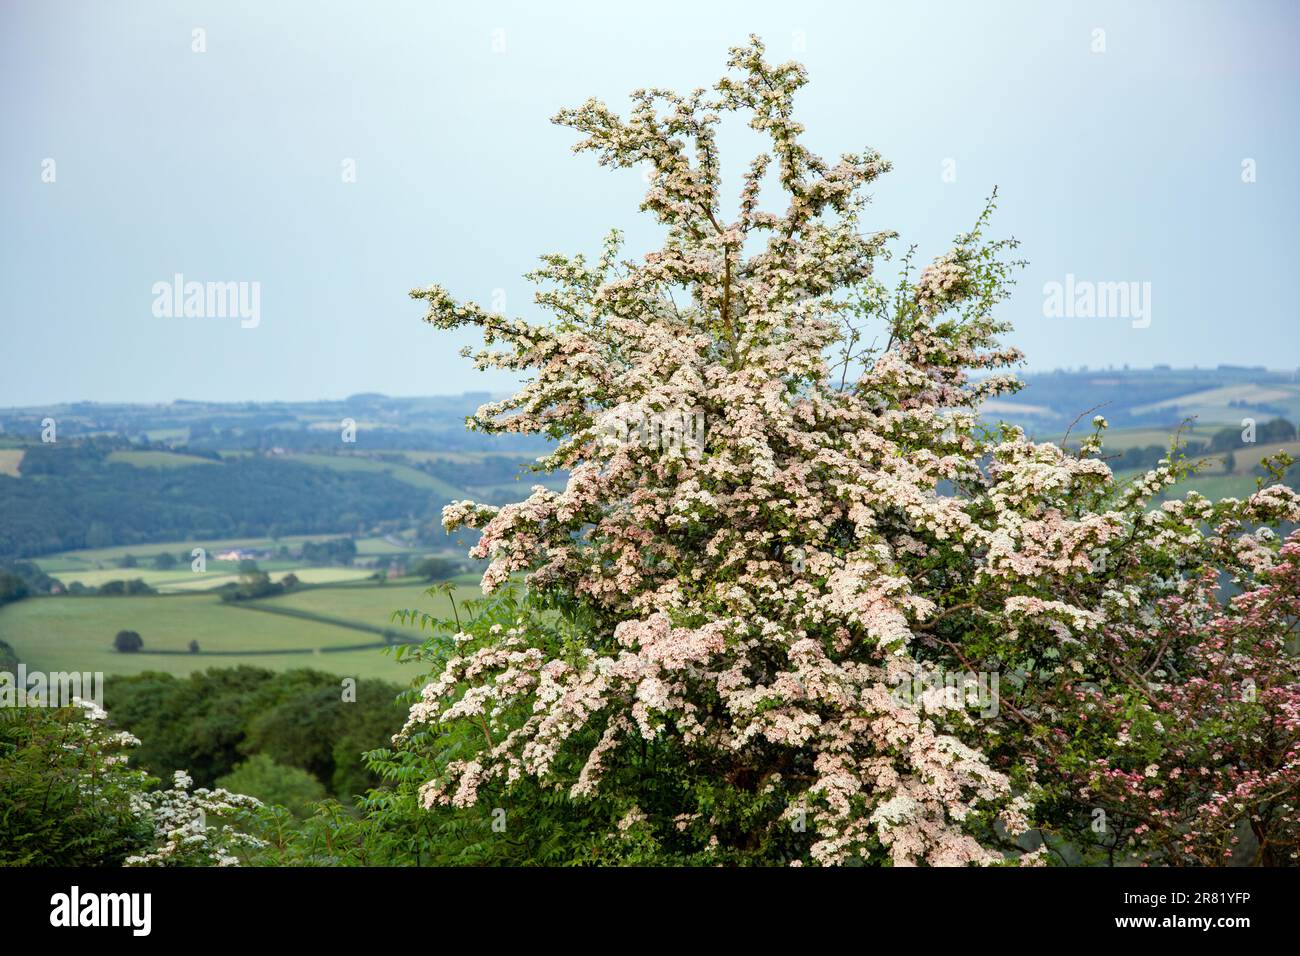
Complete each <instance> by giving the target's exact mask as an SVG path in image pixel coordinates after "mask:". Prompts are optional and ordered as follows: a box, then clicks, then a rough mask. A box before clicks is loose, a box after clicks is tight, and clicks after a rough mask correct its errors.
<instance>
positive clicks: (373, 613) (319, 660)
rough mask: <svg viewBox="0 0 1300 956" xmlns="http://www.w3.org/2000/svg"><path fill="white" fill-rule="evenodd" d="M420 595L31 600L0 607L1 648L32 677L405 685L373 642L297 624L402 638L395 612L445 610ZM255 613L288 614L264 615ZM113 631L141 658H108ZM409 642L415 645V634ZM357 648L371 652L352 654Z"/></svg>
mask: <svg viewBox="0 0 1300 956" xmlns="http://www.w3.org/2000/svg"><path fill="white" fill-rule="evenodd" d="M326 570H328V569H326ZM425 591H426V586H424V585H416V584H411V583H399V584H393V585H384V586H377V585H346V584H345V585H342V586H337V587H320V588H309V589H304V590H302V591H298V592H295V593H293V594H290V595H286V596H284V597H281V598H272V599H269V600H264V601H261V602H250V603H249V604H223V603H222V602H221V601H220V600H219V599H218V598H217V597H216V596H215V595H210V594H194V595H188V594H187V595H171V596H160V595H159V596H155V595H149V596H142V597H48V598H32V599H28V600H25V601H18V602H16V603H14V604H10V605H7V606H6V607H4V608H0V640H4V641H6V642H8V643H9V644H10V645H11V646H12V647H13V648H14V650H15V651H16V652H17V654H18V657H19V659H20V660H22V661H23V662H24V663H26V664H27V666H28V667H29V668H31V669H33V670H43V671H59V670H77V671H103V672H104V673H108V674H137V673H141V672H143V671H151V670H156V671H164V672H167V673H171V674H178V675H180V674H188V673H190V672H192V671H195V670H204V669H207V668H209V667H234V666H237V665H240V664H248V665H251V666H256V667H265V668H269V669H272V670H288V669H292V668H296V667H312V668H316V669H319V670H325V671H332V672H334V673H337V674H342V675H345V676H352V677H382V678H385V679H388V680H396V681H404V680H405V679H408V678H413V677H415V676H417V674H416V670H415V669H414V668H411V667H403V666H401V665H399V664H398V663H397V662H396V661H395V660H394V659H393V657H392V656H391V655H389V654H385V653H384V651H383V650H382V648H381V647H380V646H379V645H381V644H382V643H383V639H382V637H381V636H380V635H378V634H376V633H374V632H372V631H370V630H360V629H357V628H355V627H351V626H345V625H343V624H336V623H328V622H324V621H319V620H312V619H310V618H309V617H302V616H297V615H299V614H307V615H321V616H324V617H328V618H337V619H341V620H345V621H347V622H353V623H355V624H357V625H361V626H363V627H366V628H390V629H392V630H402V629H401V628H400V627H399V626H398V625H394V624H392V623H391V622H390V620H389V619H390V616H391V614H392V612H393V611H394V610H398V609H404V608H418V609H420V610H425V611H428V612H430V613H435V614H443V613H448V612H449V611H450V604H449V602H448V601H447V599H446V598H445V597H442V596H439V597H438V598H437V599H433V598H430V597H428V596H427V595H426V594H425ZM459 592H460V593H463V594H464V596H465V597H472V596H475V595H477V589H475V588H473V587H472V586H463V587H461V588H460V589H459ZM256 605H262V606H266V607H267V608H268V609H272V608H279V609H283V610H288V611H290V612H293V613H266V612H265V611H260V610H257V609H256ZM120 630H133V631H137V632H139V634H140V636H141V637H142V638H143V640H144V651H142V652H140V653H136V654H121V653H118V652H116V651H114V650H113V649H112V641H113V636H114V635H115V634H116V633H117V632H118V631H120ZM409 633H410V635H411V636H412V637H415V636H417V632H416V631H415V630H409ZM191 640H194V641H198V643H199V647H200V653H198V654H190V653H186V650H187V648H188V645H189V642H190V641H191ZM358 645H374V646H367V647H363V648H360V649H356V648H357V646H358ZM159 652H172V653H159Z"/></svg>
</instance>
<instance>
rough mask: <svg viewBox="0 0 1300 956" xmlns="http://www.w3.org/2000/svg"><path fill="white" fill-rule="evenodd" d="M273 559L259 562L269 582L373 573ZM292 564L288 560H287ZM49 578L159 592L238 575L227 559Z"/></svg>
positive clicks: (207, 585)
mask: <svg viewBox="0 0 1300 956" xmlns="http://www.w3.org/2000/svg"><path fill="white" fill-rule="evenodd" d="M275 563H276V562H271V561H268V562H263V563H262V569H263V570H265V571H268V572H269V574H270V577H271V580H272V581H279V580H280V579H281V578H283V577H284V576H285V575H286V574H289V573H290V572H292V573H293V574H295V575H296V576H297V578H298V580H299V581H301V582H302V583H303V584H337V583H339V582H342V581H362V580H365V579H366V578H368V577H370V576H371V575H372V574H373V573H374V572H373V571H371V570H370V569H368V568H312V567H307V568H303V567H289V568H286V569H283V570H272V568H273V567H274V565H275ZM289 563H290V564H292V562H289ZM45 572H46V573H47V574H49V575H50V576H51V577H55V578H58V579H59V581H61V582H62V583H63V584H64V585H68V584H71V583H72V582H73V581H80V582H81V583H82V584H84V585H86V586H87V587H99V586H100V585H102V584H105V583H106V582H108V581H132V580H136V579H139V580H141V581H143V582H144V583H145V584H147V585H149V587H151V588H153V589H155V590H156V591H159V592H160V593H163V594H170V593H173V592H188V591H210V590H212V589H213V588H219V587H221V586H222V585H224V584H234V583H237V582H238V581H239V574H238V573H236V571H235V569H234V568H231V567H230V562H228V561H222V562H215V561H214V562H212V564H210V565H208V571H207V573H205V574H195V573H194V572H193V571H191V570H190V569H189V567H183V568H177V569H175V570H171V571H159V570H156V569H154V568H92V569H88V570H85V571H82V570H79V569H76V568H74V569H72V570H52V569H49V568H46V569H45Z"/></svg>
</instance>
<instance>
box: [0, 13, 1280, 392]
mask: <svg viewBox="0 0 1300 956" xmlns="http://www.w3.org/2000/svg"><path fill="white" fill-rule="evenodd" d="M194 28H203V29H204V30H206V43H207V52H205V53H194V52H192V50H191V43H192V30H193V29H194ZM1096 28H1101V29H1104V30H1105V43H1106V50H1105V52H1104V53H1094V52H1092V50H1091V47H1092V45H1093V42H1094V41H1093V36H1094V34H1093V31H1094V29H1096ZM496 30H501V31H504V33H503V36H504V41H505V49H504V51H503V52H494V50H493V39H494V31H496ZM750 32H756V33H759V34H761V35H762V36H763V37H764V38H765V40H766V41H767V43H768V47H769V56H770V57H771V58H773V59H782V60H783V59H787V58H789V57H790V56H795V57H796V58H798V59H800V60H802V61H803V62H804V63H806V64H807V66H808V69H809V71H810V74H811V84H810V86H809V87H807V88H806V89H805V90H804V92H803V94H802V97H801V100H800V103H801V106H802V113H801V117H802V119H803V120H804V122H805V123H806V124H807V126H808V127H809V131H810V137H809V141H810V144H811V145H812V146H813V147H814V148H816V149H818V150H819V151H821V152H823V153H824V154H827V155H832V156H834V155H838V153H840V152H842V151H845V150H859V149H861V148H863V147H864V146H873V147H875V148H877V149H879V150H881V151H882V152H883V153H884V155H885V156H886V157H887V158H889V159H890V160H892V161H893V163H894V166H895V169H894V172H893V173H891V174H890V175H888V176H886V177H884V178H883V179H881V180H880V181H879V183H878V184H877V186H876V188H875V190H874V195H875V203H874V205H873V207H872V210H873V213H872V217H869V222H868V224H869V226H870V227H871V228H873V229H874V228H892V229H897V230H899V231H900V232H901V233H902V234H903V237H904V239H905V240H907V241H915V242H918V243H920V245H921V252H922V254H923V257H924V258H927V259H928V258H929V257H931V256H933V255H935V254H938V253H940V252H942V251H944V250H945V249H946V248H947V243H948V241H949V240H950V238H951V236H952V235H953V234H954V233H956V232H958V231H960V230H962V229H964V228H967V227H968V226H969V224H970V223H971V221H972V220H973V218H974V216H975V214H976V213H977V211H978V209H979V206H980V203H981V200H982V197H983V196H984V195H985V194H986V193H987V192H988V191H989V189H990V188H991V187H992V186H993V185H994V184H997V185H998V186H999V187H1000V190H1001V195H1002V204H1001V212H1000V214H999V216H998V218H997V220H996V226H997V227H999V228H1000V231H1002V232H1006V233H1013V234H1015V235H1016V236H1017V237H1018V238H1020V239H1021V240H1022V241H1023V243H1024V245H1023V248H1022V252H1023V254H1024V255H1025V256H1026V257H1027V258H1029V259H1030V260H1031V266H1030V268H1029V269H1028V270H1026V272H1025V273H1023V275H1022V278H1021V283H1020V286H1019V290H1018V293H1017V295H1016V297H1015V298H1014V299H1013V300H1012V301H1011V303H1009V305H1008V307H1007V312H1006V314H1007V316H1008V317H1010V318H1011V319H1013V320H1014V321H1015V322H1016V325H1017V330H1016V332H1015V334H1014V335H1013V336H1012V341H1013V342H1014V343H1015V344H1017V345H1019V346H1021V347H1022V348H1023V349H1024V350H1025V352H1026V353H1027V356H1028V359H1029V367H1030V368H1032V369H1048V368H1053V367H1057V366H1062V365H1063V366H1069V367H1075V366H1078V365H1089V366H1092V367H1098V366H1106V365H1111V364H1114V365H1123V364H1125V363H1127V364H1130V365H1133V366H1147V365H1151V364H1155V363H1168V364H1172V365H1175V366H1178V365H1192V364H1200V365H1213V364H1217V363H1219V362H1229V363H1237V364H1264V365H1268V366H1269V367H1272V368H1291V367H1295V366H1297V365H1300V336H1297V334H1296V330H1297V304H1296V303H1297V299H1296V296H1295V293H1294V286H1295V284H1296V262H1297V258H1298V256H1297V253H1300V241H1297V233H1296V229H1297V224H1298V223H1300V137H1298V136H1297V129H1296V127H1297V117H1300V108H1298V107H1300V104H1298V103H1297V100H1298V99H1300V83H1298V82H1297V79H1298V76H1297V74H1298V72H1300V70H1298V65H1297V56H1298V55H1297V52H1296V51H1297V50H1298V49H1300V4H1294V3H1287V2H1275V3H1273V2H1269V3H1261V2H1233V3H1226V2H1225V3H1217V2H1216V3H1190V2H1169V3H1156V2H1142V3H1135V2H1115V3H1080V4H1071V5H1066V4H1061V3H1050V2H1033V3H1010V2H996V3H995V2H992V0H988V2H953V3H930V4H924V3H914V2H906V3H905V2H902V0H896V2H890V3H867V2H843V3H794V2H784V3H759V2H752V0H751V2H743V3H741V2H737V3H704V2H699V0H693V2H685V3H676V2H656V3H637V4H627V5H617V6H615V5H614V4H611V3H608V2H591V3H559V2H550V3H547V2H532V3H519V4H505V3H477V2H476V3H461V4H450V3H414V2H412V3H395V2H360V0H349V2H332V3H307V2H302V3H290V2H277V0H248V2H230V0H189V2H172V3H164V2H145V0H135V2H102V0H96V2H79V3H69V2H50V0H6V2H5V3H4V5H3V7H0V142H2V143H3V147H2V151H0V209H2V210H3V217H0V222H2V223H3V225H2V226H0V230H2V231H0V257H2V258H0V310H2V312H0V315H2V316H3V323H4V339H3V341H4V343H5V345H4V362H3V366H0V367H2V368H3V375H0V405H27V404H39V403H50V402H57V401H67V400H77V399H90V400H98V401H168V400H171V399H175V398H191V399H214V400H271V399H311V398H337V397H342V396H345V395H348V394H351V393H355V392H361V391H382V392H386V393H389V394H395V395H414V394H431V393H446V392H460V391H464V390H482V389H500V388H503V387H504V386H506V385H507V384H508V382H507V381H506V380H505V379H503V378H496V379H492V378H487V377H484V376H481V375H479V374H478V373H476V372H475V371H474V370H473V369H472V367H470V365H469V363H468V362H466V361H465V360H463V359H461V358H460V357H459V356H458V355H457V350H458V347H459V345H460V344H462V342H463V341H464V339H463V338H457V337H454V336H451V335H448V334H447V333H442V332H438V331H435V330H433V329H431V328H429V327H427V326H425V325H423V323H421V322H420V321H419V319H420V315H421V309H420V307H419V303H415V302H412V301H410V300H408V299H407V296H406V293H407V291H408V290H409V289H410V288H411V287H413V286H419V285H425V284H427V283H429V282H435V281H436V282H440V283H442V284H444V285H446V286H447V287H449V288H450V289H452V290H453V291H454V292H455V293H457V294H459V295H463V296H470V297H477V298H479V299H480V300H482V301H485V302H486V301H488V300H490V298H491V296H492V294H493V290H494V289H503V290H504V291H505V293H506V298H507V306H508V308H507V311H510V312H514V313H517V314H523V315H527V316H533V315H535V313H534V311H533V308H532V303H531V299H530V294H529V289H528V286H527V284H526V283H525V282H524V281H523V280H522V279H521V278H520V274H521V273H523V272H524V271H526V270H528V269H529V268H531V267H532V266H533V264H534V262H535V256H536V255H537V254H539V253H542V252H548V251H566V252H576V251H584V250H587V251H594V250H595V249H597V248H598V244H599V240H600V238H601V236H602V235H603V234H604V233H605V232H606V230H607V229H608V228H609V227H610V226H614V225H618V226H621V227H624V228H627V229H628V230H629V238H630V240H631V243H630V246H629V249H630V250H631V251H635V252H636V253H637V254H639V253H641V252H643V251H645V250H646V249H648V248H651V247H652V244H653V242H654V238H655V232H654V230H653V228H652V227H651V226H650V225H649V223H648V222H647V221H646V219H645V217H644V216H640V215H639V214H637V213H636V206H637V204H638V202H639V196H640V191H641V188H642V184H641V182H640V179H639V177H638V176H637V175H636V174H635V173H631V172H627V173H617V174H616V173H611V172H609V171H607V170H604V169H601V168H598V167H597V166H596V164H595V161H594V159H593V158H592V157H591V156H589V155H584V156H577V157H575V156H573V155H572V154H571V153H570V152H569V147H570V145H571V144H572V142H573V139H574V137H573V134H572V133H571V132H570V131H568V130H565V129H562V128H559V127H555V126H552V125H551V124H550V123H549V121H548V120H549V117H550V116H551V115H552V114H553V113H554V112H555V111H556V110H557V109H558V108H560V107H562V106H566V105H575V104H577V103H579V102H581V101H582V100H583V99H585V98H586V97H587V96H589V95H596V96H599V97H602V98H604V99H605V100H606V101H607V102H609V103H610V104H611V105H617V106H622V105H623V104H624V103H625V94H626V93H627V92H628V91H629V90H631V89H633V88H635V87H638V86H650V85H654V86H668V87H673V88H677V89H688V88H691V87H694V86H699V85H709V84H712V82H713V81H714V80H716V78H717V77H718V76H719V75H721V72H722V66H723V62H724V59H725V56H726V50H727V47H728V46H730V45H732V44H734V43H737V42H740V41H742V40H743V39H744V37H745V36H746V35H747V34H748V33H750ZM800 42H802V45H803V49H802V51H801V52H796V49H795V47H796V45H798V44H799V43H800ZM738 141H739V142H740V144H741V145H746V146H747V145H748V141H745V140H738ZM725 146H726V143H724V149H725ZM727 155H728V154H726V153H725V152H724V160H725V159H726V158H727ZM729 155H730V158H731V161H732V167H733V168H734V167H737V166H739V167H742V168H743V166H744V165H746V164H747V163H748V160H749V158H750V157H749V153H748V151H746V152H745V153H743V154H737V153H731V154H729ZM47 158H52V159H54V160H55V162H56V174H57V178H56V181H55V182H54V183H43V182H42V181H41V172H42V161H43V160H45V159H47ZM345 158H352V159H355V161H356V170H357V181H356V182H355V183H344V182H342V177H341V164H342V162H343V160H344V159H345ZM948 158H952V159H955V160H956V170H957V181H956V182H955V183H945V182H943V180H942V178H941V170H942V164H943V161H944V160H945V159H948ZM1245 158H1251V159H1254V160H1255V161H1256V163H1257V181H1256V182H1255V183H1253V184H1245V183H1243V182H1242V181H1241V163H1242V160H1243V159H1245ZM177 272H179V273H183V274H184V275H185V276H186V278H187V279H196V280H200V281H247V282H252V281H256V282H259V283H260V284H261V321H260V324H259V325H258V327H257V328H255V329H241V328H240V327H239V322H238V320H237V319H235V320H231V319H224V320H223V319H193V318H191V319H163V318H157V317H155V316H154V315H153V313H152V310H151V306H152V303H153V295H152V292H151V289H152V286H153V284H154V283H155V282H159V281H170V280H171V277H172V276H173V274H174V273H177ZM1067 273H1073V274H1074V275H1075V276H1076V277H1078V278H1079V279H1086V280H1094V281H1139V282H1150V283H1151V284H1152V302H1151V313H1152V315H1151V318H1152V321H1151V324H1150V327H1148V328H1144V329H1135V328H1132V326H1131V323H1130V322H1128V321H1126V320H1124V319H1082V318H1047V317H1044V315H1043V293H1042V287H1043V284H1044V283H1045V282H1049V281H1053V280H1055V281H1064V279H1065V276H1066V274H1067Z"/></svg>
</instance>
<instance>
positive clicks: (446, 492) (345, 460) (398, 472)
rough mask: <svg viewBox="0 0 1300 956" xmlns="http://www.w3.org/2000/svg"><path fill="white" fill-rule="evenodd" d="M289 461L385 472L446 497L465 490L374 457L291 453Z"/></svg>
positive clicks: (456, 496) (410, 468)
mask: <svg viewBox="0 0 1300 956" xmlns="http://www.w3.org/2000/svg"><path fill="white" fill-rule="evenodd" d="M289 459H290V460H291V461H298V462H302V463H303V464H308V465H315V466H317V467H319V468H332V469H334V470H335V471H373V472H385V473H387V474H388V475H389V476H391V477H393V478H396V479H397V480H398V481H400V482H403V483H405V484H408V485H410V486H411V487H412V488H419V489H421V490H423V491H429V492H432V493H434V494H437V495H441V496H443V497H446V498H464V497H466V492H465V491H464V490H463V489H461V488H457V487H456V486H455V485H451V484H448V483H447V482H445V481H443V480H442V479H440V478H435V477H434V476H433V475H430V474H426V473H425V472H423V471H420V470H419V469H418V468H412V467H411V466H410V465H403V464H398V463H394V462H388V461H378V460H377V459H374V458H362V457H361V456H359V455H292V456H289Z"/></svg>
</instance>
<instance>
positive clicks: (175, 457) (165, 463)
mask: <svg viewBox="0 0 1300 956" xmlns="http://www.w3.org/2000/svg"><path fill="white" fill-rule="evenodd" d="M108 462H109V464H123V465H133V466H135V467H136V468H187V467H189V466H190V465H219V464H221V462H219V461H213V460H212V459H211V458H202V457H200V456H198V455H181V454H177V453H175V452H170V451H114V452H110V453H109V455H108Z"/></svg>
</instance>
